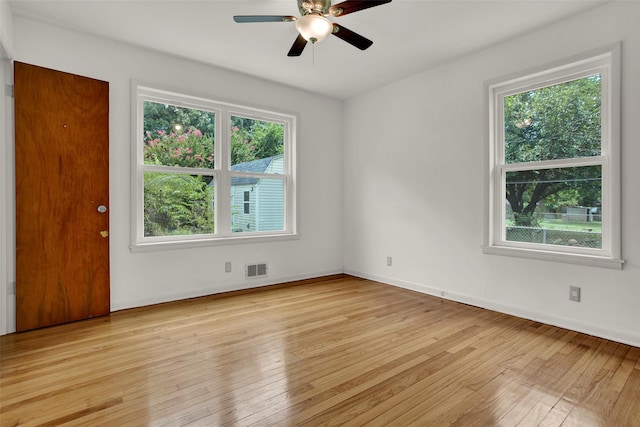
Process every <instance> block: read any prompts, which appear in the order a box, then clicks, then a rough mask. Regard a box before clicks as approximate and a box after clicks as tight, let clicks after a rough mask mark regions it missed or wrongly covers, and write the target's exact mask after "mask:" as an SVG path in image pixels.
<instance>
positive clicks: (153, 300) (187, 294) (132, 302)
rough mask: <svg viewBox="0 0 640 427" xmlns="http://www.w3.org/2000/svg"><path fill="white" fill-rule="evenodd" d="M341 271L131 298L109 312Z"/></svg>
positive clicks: (113, 305) (112, 307) (253, 280)
mask: <svg viewBox="0 0 640 427" xmlns="http://www.w3.org/2000/svg"><path fill="white" fill-rule="evenodd" d="M342 273H343V271H342V270H332V271H323V272H316V273H310V274H304V275H299V276H284V277H277V278H270V277H267V278H263V279H252V280H250V281H242V282H240V283H235V284H230V285H226V286H222V287H213V286H212V287H207V288H201V289H189V290H187V291H181V292H171V293H167V294H163V295H153V296H149V297H144V298H133V299H126V300H115V301H114V300H113V299H112V300H111V312H114V311H119V310H125V309H128V308H136V307H144V306H147V305H154V304H162V303H165V302H171V301H179V300H183V299H189V298H198V297H204V296H208V295H215V294H221V293H224V292H232V291H241V290H245V289H252V288H260V287H263V286H269V285H277V284H280V283H287V282H295V281H297V280H306V279H313V278H316V277H323V276H332V275H334V274H342Z"/></svg>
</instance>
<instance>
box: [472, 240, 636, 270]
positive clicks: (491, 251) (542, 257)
mask: <svg viewBox="0 0 640 427" xmlns="http://www.w3.org/2000/svg"><path fill="white" fill-rule="evenodd" d="M482 252H483V253H485V254H487V255H502V256H510V257H517V258H528V259H536V260H539V261H553V262H561V263H566V264H578V265H587V266H590V267H599V268H609V269H612V270H622V265H623V264H624V260H623V259H614V258H605V257H600V256H593V255H583V254H569V253H565V252H553V251H540V250H535V249H522V248H508V247H504V246H487V245H485V246H482Z"/></svg>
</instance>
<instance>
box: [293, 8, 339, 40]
mask: <svg viewBox="0 0 640 427" xmlns="http://www.w3.org/2000/svg"><path fill="white" fill-rule="evenodd" d="M296 29H297V30H298V32H299V33H300V34H301V35H302V37H304V39H305V40H307V41H309V42H311V43H317V42H320V41H322V40H324V39H325V38H327V36H328V35H329V34H331V33H332V32H333V24H332V23H331V21H329V20H328V19H327V18H325V17H324V16H322V15H312V14H310V15H305V16H302V17H300V18H299V19H298V20H296Z"/></svg>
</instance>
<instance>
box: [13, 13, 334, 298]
mask: <svg viewBox="0 0 640 427" xmlns="http://www.w3.org/2000/svg"><path fill="white" fill-rule="evenodd" d="M15 59H16V60H17V61H21V62H27V63H31V64H35V65H39V66H44V67H48V68H53V69H57V70H61V71H66V72H70V73H75V74H80V75H84V76H88V77H92V78H96V79H100V80H105V81H108V82H109V83H110V162H111V163H110V215H111V216H110V220H111V224H110V239H111V240H110V245H111V305H112V309H114V310H115V309H121V308H125V307H132V306H138V305H145V304H150V303H156V302H160V301H168V300H173V299H179V298H184V297H191V296H197V295H203V294H211V293H216V292H220V291H225V290H232V289H241V288H247V287H252V286H259V285H262V284H267V283H279V282H284V281H289V280H295V279H300V278H308V277H316V276H321V275H325V274H333V273H338V272H342V258H343V257H342V240H341V230H342V206H341V202H342V173H341V171H342V163H341V158H342V155H341V154H342V153H341V146H342V144H341V141H342V128H341V123H342V118H341V117H342V112H343V104H342V102H341V101H338V100H335V99H331V98H327V97H323V96H319V95H313V94H310V93H307V92H304V91H301V90H297V89H291V88H287V87H285V86H282V85H278V84H274V83H271V82H267V81H264V80H260V79H257V78H253V77H248V76H244V75H242V74H239V73H237V72H230V71H227V70H223V69H219V68H215V67H210V66H206V65H202V64H199V63H195V62H190V61H186V60H182V59H179V58H175V57H171V56H167V55H164V54H160V53H157V52H152V51H148V50H143V49H139V48H136V47H133V46H129V45H125V44H120V43H115V42H111V41H108V40H105V39H100V38H95V37H90V36H86V35H82V34H79V33H75V32H72V31H67V30H63V29H61V28H57V27H54V26H50V25H46V24H43V23H39V22H36V21H32V20H28V19H24V18H20V17H16V18H15ZM131 79H135V80H141V81H144V82H151V83H157V84H160V85H162V87H161V88H163V87H168V88H170V89H178V90H184V91H186V92H187V93H195V94H199V95H200V96H203V97H210V98H212V99H215V100H220V101H228V102H234V103H238V104H243V105H247V106H256V107H264V108H272V109H274V110H276V111H282V112H285V113H294V114H297V116H298V183H297V184H298V211H299V224H298V225H299V228H298V230H299V232H300V234H301V238H300V239H298V240H291V241H286V242H277V243H262V244H236V245H223V246H217V247H208V248H201V249H180V250H164V251H159V252H151V253H131V251H130V250H129V242H130V235H129V232H130V181H129V180H130V144H131V141H130V82H131ZM318 117H323V120H322V121H319V120H318V119H317V118H318ZM326 123H331V124H332V125H331V126H326ZM319 159H327V160H329V159H330V161H327V162H325V161H318V160H319ZM327 165H332V167H335V170H332V172H331V173H327V170H326V168H327ZM226 261H231V262H232V263H233V272H232V273H224V264H225V262H226ZM252 262H253V263H255V262H266V263H267V264H268V268H269V270H268V277H267V279H266V280H263V281H256V280H255V279H254V280H250V281H248V280H245V278H244V265H245V263H252Z"/></svg>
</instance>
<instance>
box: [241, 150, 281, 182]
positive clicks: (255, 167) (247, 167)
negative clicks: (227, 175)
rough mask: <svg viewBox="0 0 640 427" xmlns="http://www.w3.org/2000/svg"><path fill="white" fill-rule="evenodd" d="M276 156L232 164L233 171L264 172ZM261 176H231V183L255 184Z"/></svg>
mask: <svg viewBox="0 0 640 427" xmlns="http://www.w3.org/2000/svg"><path fill="white" fill-rule="evenodd" d="M275 157H276V156H271V157H266V158H264V159H258V160H252V161H250V162H244V163H238V164H235V165H232V166H231V170H232V171H236V172H254V173H264V171H266V170H267V168H268V167H269V165H270V164H271V162H272V161H273V159H274V158H275ZM259 179H260V178H238V177H232V178H231V185H254V184H256V183H257V182H258V180H259Z"/></svg>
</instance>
